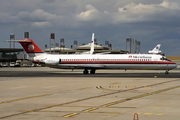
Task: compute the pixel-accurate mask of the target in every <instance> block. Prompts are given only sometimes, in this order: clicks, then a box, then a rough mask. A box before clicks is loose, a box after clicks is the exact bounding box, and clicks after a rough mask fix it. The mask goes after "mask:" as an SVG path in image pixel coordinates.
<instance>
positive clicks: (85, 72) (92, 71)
mask: <svg viewBox="0 0 180 120" xmlns="http://www.w3.org/2000/svg"><path fill="white" fill-rule="evenodd" d="M95 72H96V69H91V71H90V73H91V74H95ZM83 73H84V74H88V73H89V71H88V70H87V69H84V71H83Z"/></svg>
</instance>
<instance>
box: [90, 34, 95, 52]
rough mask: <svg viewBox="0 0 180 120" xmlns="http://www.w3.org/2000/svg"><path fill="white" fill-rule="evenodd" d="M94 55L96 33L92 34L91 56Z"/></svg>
mask: <svg viewBox="0 0 180 120" xmlns="http://www.w3.org/2000/svg"><path fill="white" fill-rule="evenodd" d="M93 53H94V33H92V40H91V49H90V54H93Z"/></svg>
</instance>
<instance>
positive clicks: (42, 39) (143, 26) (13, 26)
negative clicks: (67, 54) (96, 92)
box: [0, 0, 180, 56]
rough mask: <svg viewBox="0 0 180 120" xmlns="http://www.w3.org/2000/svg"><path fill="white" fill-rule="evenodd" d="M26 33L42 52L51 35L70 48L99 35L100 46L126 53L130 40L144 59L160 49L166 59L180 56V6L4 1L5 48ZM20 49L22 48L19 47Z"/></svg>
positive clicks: (171, 0)
mask: <svg viewBox="0 0 180 120" xmlns="http://www.w3.org/2000/svg"><path fill="white" fill-rule="evenodd" d="M24 32H30V38H31V39H32V40H33V41H34V42H35V43H36V44H37V45H38V46H39V47H40V48H41V49H45V44H47V45H48V47H49V36H50V33H55V40H56V43H59V41H60V38H65V47H68V48H70V46H71V45H72V44H73V41H74V40H77V41H78V45H82V44H83V43H86V44H87V43H89V42H90V41H91V35H92V33H93V32H94V33H95V37H96V38H97V42H98V44H102V45H105V41H107V40H108V41H109V42H110V43H111V44H112V47H113V49H114V50H125V49H126V42H125V39H126V37H132V38H134V39H137V40H139V41H141V53H147V51H148V50H150V49H153V48H154V47H155V46H156V45H157V44H161V45H162V46H161V51H162V52H164V53H165V54H166V55H177V56H180V47H179V46H180V1H179V0H0V48H4V47H9V43H5V42H3V41H4V40H7V39H9V35H10V34H11V33H15V39H23V38H24V36H23V34H24ZM16 47H18V48H20V47H21V46H20V45H19V44H18V43H17V44H16Z"/></svg>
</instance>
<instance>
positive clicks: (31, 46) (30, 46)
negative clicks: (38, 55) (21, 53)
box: [28, 44, 34, 52]
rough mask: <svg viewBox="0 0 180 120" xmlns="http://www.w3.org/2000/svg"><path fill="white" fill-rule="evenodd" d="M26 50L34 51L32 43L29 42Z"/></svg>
mask: <svg viewBox="0 0 180 120" xmlns="http://www.w3.org/2000/svg"><path fill="white" fill-rule="evenodd" d="M28 50H29V52H33V51H34V45H32V44H30V45H29V46H28Z"/></svg>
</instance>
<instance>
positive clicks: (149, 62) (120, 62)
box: [61, 61, 175, 64]
mask: <svg viewBox="0 0 180 120" xmlns="http://www.w3.org/2000/svg"><path fill="white" fill-rule="evenodd" d="M61 63H62V64H76V63H77V64H83V63H84V64H92V63H97V64H175V63H174V62H171V61H61Z"/></svg>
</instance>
